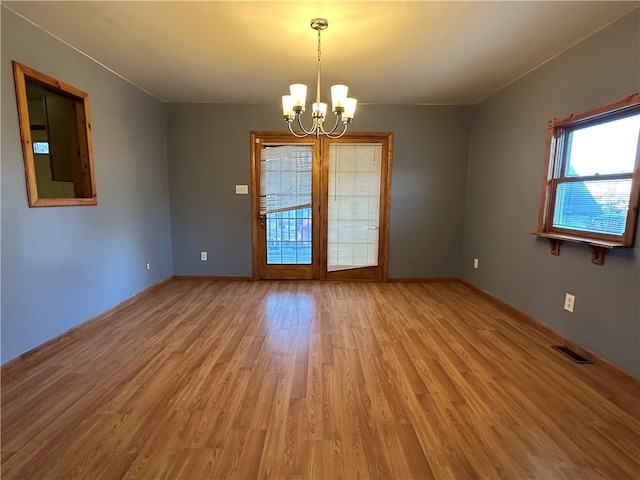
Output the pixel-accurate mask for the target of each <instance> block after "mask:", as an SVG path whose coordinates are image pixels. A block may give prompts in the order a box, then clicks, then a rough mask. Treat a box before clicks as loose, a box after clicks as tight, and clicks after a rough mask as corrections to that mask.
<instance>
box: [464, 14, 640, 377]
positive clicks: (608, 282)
mask: <svg viewBox="0 0 640 480" xmlns="http://www.w3.org/2000/svg"><path fill="white" fill-rule="evenodd" d="M639 37H640V18H639V14H638V10H635V11H634V12H632V13H630V14H628V15H627V16H626V17H624V18H622V19H621V20H619V21H618V22H616V23H614V24H613V25H611V26H609V27H608V28H606V29H604V30H602V31H600V32H598V33H596V34H595V35H593V36H592V37H590V38H588V39H587V40H585V41H584V42H582V43H580V44H579V45H577V46H576V47H574V48H572V49H571V50H569V51H567V52H565V53H563V54H562V55H560V56H559V57H557V58H555V59H554V60H552V61H550V62H548V63H547V64H545V65H544V66H542V67H541V68H539V69H537V70H535V71H534V72H532V73H530V74H529V75H527V76H526V77H524V78H522V79H520V80H519V81H517V82H515V83H514V84H512V85H510V86H509V87H507V88H505V89H504V90H502V91H500V92H498V93H497V94H495V95H493V96H492V97H490V98H488V99H486V100H485V101H483V102H481V103H480V104H478V105H475V106H474V107H473V114H472V118H473V120H472V128H471V146H470V164H469V187H468V191H467V195H468V196H467V212H466V220H465V246H464V255H463V260H464V278H466V279H467V280H468V281H470V282H471V283H473V284H475V285H477V286H478V287H480V288H482V289H484V290H486V291H488V292H489V293H491V294H493V295H495V296H496V297H498V298H500V299H501V300H503V301H505V302H507V303H508V304H510V305H513V306H514V307H516V308H518V309H520V310H522V311H523V312H525V313H527V314H528V315H530V316H532V317H534V318H536V319H537V320H539V321H541V322H543V323H545V324H546V325H548V326H550V327H551V328H553V329H555V330H556V331H559V332H561V333H563V334H565V335H567V336H568V337H570V338H572V339H574V340H575V341H577V342H578V343H580V344H582V345H583V346H585V347H587V348H588V349H590V350H592V351H594V352H595V353H597V354H599V355H600V356H602V357H603V358H605V359H608V360H609V361H611V362H613V363H615V364H617V365H619V366H621V367H622V368H624V369H625V370H627V371H629V372H631V373H632V374H634V375H636V376H640V303H639V298H640V238H639V241H637V242H636V247H635V249H616V250H613V251H611V252H608V253H607V254H606V256H605V261H604V262H605V263H604V266H597V265H594V264H592V263H591V255H590V253H589V250H588V248H587V247H586V246H584V245H577V244H571V243H566V242H565V243H563V244H562V247H561V250H560V256H558V257H556V256H553V255H551V254H550V253H549V245H548V242H547V241H546V240H543V239H537V238H536V237H533V236H530V235H527V233H528V232H532V231H535V229H536V225H537V216H538V207H539V196H540V188H541V181H542V175H543V164H544V155H545V141H546V125H547V121H548V120H549V119H551V118H553V117H558V116H564V115H567V114H570V113H572V112H577V111H580V110H584V109H586V108H589V107H593V106H597V105H601V104H604V103H607V102H610V101H613V100H617V99H619V98H622V97H624V96H627V95H629V94H632V93H634V92H638V91H640V38H639ZM473 258H478V259H479V260H480V264H479V268H478V269H477V270H474V269H473V268H472V265H473ZM567 292H568V293H572V294H574V295H575V296H576V303H575V312H574V313H573V314H572V313H568V312H566V311H564V310H563V303H564V296H565V293H567Z"/></svg>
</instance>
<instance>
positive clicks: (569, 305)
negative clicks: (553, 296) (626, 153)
mask: <svg viewBox="0 0 640 480" xmlns="http://www.w3.org/2000/svg"><path fill="white" fill-rule="evenodd" d="M575 303H576V297H575V295H571V294H570V293H567V294H566V295H565V296H564V309H565V310H566V311H567V312H571V313H573V307H574V305H575Z"/></svg>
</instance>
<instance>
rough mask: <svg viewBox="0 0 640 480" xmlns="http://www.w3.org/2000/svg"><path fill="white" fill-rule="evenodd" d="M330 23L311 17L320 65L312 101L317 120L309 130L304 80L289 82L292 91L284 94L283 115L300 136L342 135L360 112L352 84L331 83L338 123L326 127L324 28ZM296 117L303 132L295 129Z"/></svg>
mask: <svg viewBox="0 0 640 480" xmlns="http://www.w3.org/2000/svg"><path fill="white" fill-rule="evenodd" d="M328 26H329V22H328V21H327V20H326V19H324V18H314V19H313V20H311V28H313V29H314V30H316V31H317V32H318V67H317V79H316V101H315V103H314V104H313V105H312V107H311V110H312V112H313V113H312V119H313V123H312V125H311V128H310V129H309V130H307V129H305V128H304V126H303V125H302V120H301V119H300V118H301V117H302V114H303V113H304V110H305V102H306V98H307V86H306V85H303V84H301V83H294V84H293V85H290V86H289V89H290V92H291V94H290V95H283V97H282V115H283V116H284V120H285V121H286V122H287V125H288V126H289V131H290V132H291V133H292V134H293V135H294V136H296V137H307V136H309V135H313V134H315V136H316V138H318V137H320V134H323V135H326V136H327V137H329V138H340V137H341V136H343V135H344V134H345V133H346V132H347V128H349V124H350V123H351V121H352V120H353V116H354V115H355V113H356V104H357V102H358V101H357V100H356V99H355V98H347V92H348V91H349V87H347V86H346V85H333V86H332V87H331V104H332V105H331V110H332V112H333V114H334V115H335V116H336V123H335V125H334V126H333V128H332V129H331V130H325V127H324V121H325V119H326V116H327V104H326V103H321V102H320V32H321V31H322V30H325V29H326V28H327V27H328ZM294 120H295V121H296V122H297V124H298V127H299V128H300V130H301V131H302V133H298V132H295V131H294V129H293V122H294ZM340 123H342V124H343V125H344V127H343V130H342V132H340V133H337V134H335V135H334V133H335V131H336V130H337V129H338V125H340Z"/></svg>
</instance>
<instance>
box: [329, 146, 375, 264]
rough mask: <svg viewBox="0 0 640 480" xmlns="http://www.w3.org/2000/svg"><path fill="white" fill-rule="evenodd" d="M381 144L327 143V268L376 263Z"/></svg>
mask: <svg viewBox="0 0 640 480" xmlns="http://www.w3.org/2000/svg"><path fill="white" fill-rule="evenodd" d="M381 159H382V145H380V144H373V145H372V144H342V143H336V144H331V146H330V147H329V178H328V213H327V215H328V219H327V271H329V272H335V271H339V270H349V269H354V268H363V267H375V266H377V265H378V233H379V221H380V176H381V163H382V162H381Z"/></svg>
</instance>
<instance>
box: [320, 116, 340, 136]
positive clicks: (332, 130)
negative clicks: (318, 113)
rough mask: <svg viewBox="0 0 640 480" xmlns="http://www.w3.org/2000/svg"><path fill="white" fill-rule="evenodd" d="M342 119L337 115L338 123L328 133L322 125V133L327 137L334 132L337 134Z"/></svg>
mask: <svg viewBox="0 0 640 480" xmlns="http://www.w3.org/2000/svg"><path fill="white" fill-rule="evenodd" d="M340 118H342V116H341V115H336V123H335V125H334V126H333V128H332V129H331V130H329V131H328V132H327V131H326V130H325V129H324V126H323V125H320V129H321V131H322V133H324V134H325V135H331V134H332V133H333V132H335V131H336V129H337V128H338V124H339V123H340Z"/></svg>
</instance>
